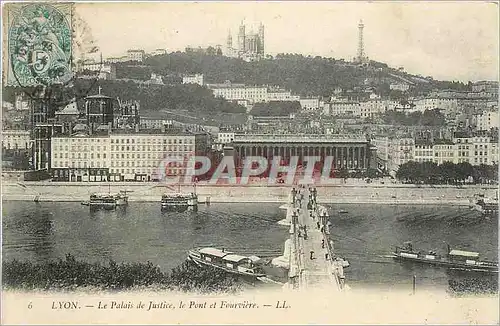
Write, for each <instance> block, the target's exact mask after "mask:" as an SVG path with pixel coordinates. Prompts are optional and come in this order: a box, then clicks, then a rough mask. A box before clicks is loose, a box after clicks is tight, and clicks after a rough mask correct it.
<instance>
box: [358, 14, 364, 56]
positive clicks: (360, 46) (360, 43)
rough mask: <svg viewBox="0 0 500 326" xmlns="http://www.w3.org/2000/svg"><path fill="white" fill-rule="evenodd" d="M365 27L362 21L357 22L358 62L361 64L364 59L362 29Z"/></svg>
mask: <svg viewBox="0 0 500 326" xmlns="http://www.w3.org/2000/svg"><path fill="white" fill-rule="evenodd" d="M364 27H365V25H364V24H363V20H360V21H359V24H358V30H359V35H358V61H359V62H363V61H364V59H365V47H364V43H363V28H364Z"/></svg>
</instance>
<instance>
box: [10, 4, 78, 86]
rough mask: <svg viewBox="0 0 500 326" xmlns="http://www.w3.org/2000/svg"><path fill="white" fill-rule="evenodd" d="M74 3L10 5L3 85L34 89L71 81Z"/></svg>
mask: <svg viewBox="0 0 500 326" xmlns="http://www.w3.org/2000/svg"><path fill="white" fill-rule="evenodd" d="M72 7H73V3H67V2H66V3H56V2H53V3H43V2H40V3H22V4H21V3H10V4H6V5H5V6H4V9H5V11H6V16H7V22H6V23H7V26H6V27H7V28H8V34H7V35H8V37H7V41H8V49H7V52H8V53H7V56H6V57H7V58H6V59H7V60H6V61H7V62H5V61H4V64H7V67H5V68H6V69H5V70H6V71H7V76H5V77H6V79H7V80H6V84H7V85H9V86H20V87H33V86H48V85H52V84H61V83H66V82H68V81H69V80H70V79H71V78H72V68H71V67H72V66H71V64H72V13H73V11H72V9H73V8H72ZM4 17H5V16H4Z"/></svg>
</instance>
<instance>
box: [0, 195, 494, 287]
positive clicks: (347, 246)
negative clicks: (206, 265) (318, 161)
mask: <svg viewBox="0 0 500 326" xmlns="http://www.w3.org/2000/svg"><path fill="white" fill-rule="evenodd" d="M2 204H3V205H2V206H3V207H2V213H3V219H2V227H3V259H4V261H9V260H11V259H14V258H16V259H20V260H31V261H36V262H42V261H45V260H48V259H56V258H63V257H64V256H65V254H67V253H71V254H72V255H74V256H75V257H76V258H78V259H84V260H87V261H89V262H94V261H100V262H106V261H108V260H109V259H113V260H115V261H118V262H146V261H151V262H152V263H154V264H156V265H159V266H160V267H161V268H162V270H163V271H169V270H170V269H171V268H174V267H176V266H178V265H179V264H181V263H182V262H183V261H184V260H185V259H186V251H187V250H188V249H190V248H192V247H197V246H214V247H219V248H226V249H228V250H231V251H235V252H237V253H241V254H247V255H252V254H257V255H259V256H279V255H281V254H282V252H283V246H284V241H285V240H286V239H287V237H288V236H289V235H288V227H286V226H282V225H279V224H277V222H278V221H279V220H281V219H283V218H284V216H285V211H284V210H281V209H279V205H278V204H273V203H245V204H219V203H214V204H212V205H211V206H204V205H201V206H200V208H199V210H198V212H184V213H176V212H161V210H160V205H159V203H139V202H132V203H129V206H128V207H127V208H126V209H124V210H117V211H97V212H92V213H91V212H89V208H88V207H87V206H82V205H80V203H34V202H19V201H11V202H9V201H6V202H3V203H2ZM327 208H328V211H329V213H330V221H331V223H332V229H331V231H332V232H331V233H332V235H331V237H332V239H333V241H334V247H335V251H336V253H337V254H338V255H340V256H343V257H345V258H347V260H348V261H349V262H350V264H351V266H350V267H349V268H347V269H346V270H345V274H346V281H347V284H349V285H350V286H351V287H382V288H406V289H411V286H412V285H411V284H412V277H413V275H416V277H417V284H418V286H419V287H420V286H423V287H432V288H445V287H447V284H448V276H447V274H446V272H445V271H444V270H443V269H439V268H433V267H429V266H421V265H420V266H419V265H408V264H402V263H398V262H395V261H393V260H392V259H391V258H387V257H384V256H385V255H388V254H389V253H390V252H391V250H392V249H393V247H394V246H395V245H397V244H402V243H403V242H404V241H412V242H413V245H414V247H415V248H419V249H422V250H435V251H437V252H439V253H445V252H446V243H449V244H450V246H451V247H452V248H457V249H458V248H459V249H464V250H471V251H477V252H480V253H481V257H482V258H484V259H488V260H495V261H496V260H497V256H498V226H497V225H498V219H497V218H496V217H495V218H492V219H490V220H486V219H484V218H482V217H481V216H480V215H479V213H477V212H475V211H471V210H470V209H469V208H467V207H454V206H443V205H441V206H428V205H421V206H405V205H370V204H367V205H362V204H356V205H350V204H339V205H330V206H327ZM341 210H344V211H347V213H340V212H339V211H341Z"/></svg>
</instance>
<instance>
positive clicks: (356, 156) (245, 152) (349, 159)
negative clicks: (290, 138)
mask: <svg viewBox="0 0 500 326" xmlns="http://www.w3.org/2000/svg"><path fill="white" fill-rule="evenodd" d="M234 150H235V154H236V156H237V164H236V165H237V166H242V164H243V160H244V159H245V158H246V157H248V156H261V157H266V158H267V159H268V160H271V159H272V158H273V157H276V156H280V157H281V158H282V160H283V161H284V162H289V160H290V157H292V156H298V159H299V164H302V163H303V158H304V157H305V156H319V157H321V161H322V162H323V161H324V158H325V157H327V156H332V157H333V162H332V168H333V169H336V170H339V169H344V168H345V169H367V168H368V167H369V165H368V164H369V155H370V151H369V149H368V148H367V146H366V145H337V144H336V145H331V146H328V145H326V146H325V145H320V146H315V145H255V144H252V145H239V144H236V145H235V146H234Z"/></svg>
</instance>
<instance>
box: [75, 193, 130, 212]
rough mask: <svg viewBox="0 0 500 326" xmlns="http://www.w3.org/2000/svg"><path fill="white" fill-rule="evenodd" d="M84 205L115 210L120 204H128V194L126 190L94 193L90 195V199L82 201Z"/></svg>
mask: <svg viewBox="0 0 500 326" xmlns="http://www.w3.org/2000/svg"><path fill="white" fill-rule="evenodd" d="M82 205H87V206H89V207H90V209H105V210H113V209H116V208H117V207H119V206H127V205H128V196H127V195H126V192H124V191H120V193H117V194H111V193H107V194H106V193H94V194H91V195H90V200H89V201H85V202H82Z"/></svg>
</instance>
